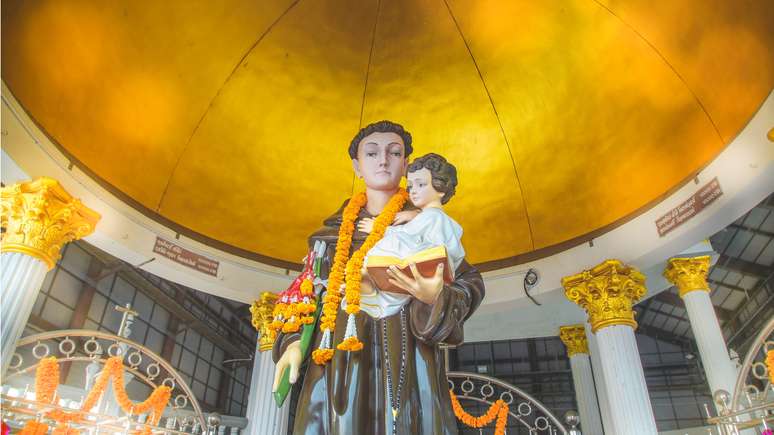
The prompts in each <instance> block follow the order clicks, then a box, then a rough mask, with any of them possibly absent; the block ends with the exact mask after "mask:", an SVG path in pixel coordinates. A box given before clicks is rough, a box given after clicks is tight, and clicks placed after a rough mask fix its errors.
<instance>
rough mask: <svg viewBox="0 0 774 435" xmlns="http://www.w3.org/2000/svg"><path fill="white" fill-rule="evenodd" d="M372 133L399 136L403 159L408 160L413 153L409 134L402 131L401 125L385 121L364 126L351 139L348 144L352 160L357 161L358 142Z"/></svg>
mask: <svg viewBox="0 0 774 435" xmlns="http://www.w3.org/2000/svg"><path fill="white" fill-rule="evenodd" d="M374 133H395V134H397V135H398V136H400V138H401V139H403V151H404V152H403V154H404V156H403V157H405V158H408V156H410V155H411V152H412V151H414V147H412V146H411V133H409V132H407V131H406V130H404V129H403V126H402V125H400V124H397V123H394V122H392V121H386V120H385V121H379V122H374V123H373V124H368V125H366V126H365V127H363V128H361V129H360V131H358V132H357V134H356V135H355V137H354V138H352V142H350V143H349V156H350V157H351V158H352V160H356V159H357V147H358V145H360V141H361V140H363V139H364V138H365V137H366V136H369V135H372V134H374Z"/></svg>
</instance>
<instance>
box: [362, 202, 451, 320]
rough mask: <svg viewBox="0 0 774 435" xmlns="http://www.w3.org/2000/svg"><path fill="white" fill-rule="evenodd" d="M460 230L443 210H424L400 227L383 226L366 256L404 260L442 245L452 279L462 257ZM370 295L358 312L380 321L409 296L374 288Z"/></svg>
mask: <svg viewBox="0 0 774 435" xmlns="http://www.w3.org/2000/svg"><path fill="white" fill-rule="evenodd" d="M461 238H462V227H461V226H460V225H459V224H458V223H457V222H455V221H454V219H452V218H451V217H449V215H447V214H446V213H444V211H443V210H441V209H440V208H436V207H427V208H425V209H424V210H422V212H420V213H419V214H418V215H417V216H416V217H415V218H414V219H412V220H411V221H409V222H407V223H406V224H404V225H396V226H390V227H387V229H386V230H385V232H384V237H382V239H381V240H379V241H378V242H376V244H375V245H374V247H373V248H371V250H370V251H368V254H366V259H365V262H364V264H368V256H370V255H380V256H391V257H397V258H406V257H408V256H410V255H412V254H416V253H417V252H420V251H423V250H425V249H429V248H433V247H436V246H440V245H444V246H446V255H447V256H448V259H449V263H450V264H451V266H452V270H451V272H452V276H454V275H455V271H456V270H457V267H459V265H460V263H462V260H463V259H464V258H465V249H464V248H463V247H462V242H461V240H460V239H461ZM375 290H376V291H375V292H374V293H371V294H369V295H365V294H364V295H361V297H360V309H361V310H362V311H364V312H366V313H367V314H368V315H369V316H371V317H373V318H375V319H380V318H383V317H389V316H392V315H394V314H396V313H398V312H399V311H400V308H401V307H402V306H403V305H404V304H405V303H407V302H408V301H409V300H410V299H411V295H407V294H403V293H392V292H386V291H380V290H379V289H375Z"/></svg>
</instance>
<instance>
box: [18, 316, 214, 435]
mask: <svg viewBox="0 0 774 435" xmlns="http://www.w3.org/2000/svg"><path fill="white" fill-rule="evenodd" d="M74 339H75V340H74ZM78 341H80V342H81V343H80V345H79V343H77V342H78ZM52 344H53V346H52ZM52 347H53V348H54V352H52V350H51V349H52ZM55 353H56V355H54V354H55ZM25 355H26V357H27V360H25ZM47 356H57V359H58V361H59V362H60V363H62V362H69V361H72V362H89V363H91V362H97V363H100V364H102V365H103V366H104V364H105V362H106V361H107V359H108V358H109V357H113V356H122V359H123V363H124V370H125V372H127V373H131V374H132V375H133V376H134V377H135V378H136V379H138V380H140V381H142V382H143V383H145V384H146V385H148V386H150V387H151V388H156V387H158V386H159V385H167V386H169V387H170V388H171V389H172V396H171V400H170V404H169V405H167V409H169V408H171V409H172V413H173V417H167V419H166V423H165V424H163V423H162V422H163V420H162V422H160V424H159V426H163V427H164V428H163V430H164V432H168V433H194V432H196V431H202V430H205V429H206V428H207V427H208V426H207V422H206V419H205V416H204V414H203V413H202V410H201V407H200V406H199V402H198V400H197V399H196V396H195V395H194V394H193V392H192V391H191V388H190V387H189V386H188V384H187V383H186V382H185V380H184V379H183V378H182V377H181V376H180V374H179V373H178V372H177V370H175V369H174V367H172V365H170V364H169V363H168V362H167V361H165V360H164V358H162V357H161V356H159V355H157V354H156V353H155V352H153V351H152V350H150V349H148V348H147V347H145V346H143V345H141V344H138V343H135V342H133V341H131V340H129V339H127V338H124V337H121V336H118V335H114V334H110V333H105V332H100V331H93V330H87V329H65V330H59V331H50V332H43V333H40V334H35V335H31V336H28V337H24V338H22V339H20V340H19V341H18V342H17V343H16V351H15V353H14V354H13V356H12V357H11V361H10V366H9V368H8V371H7V373H6V379H5V380H4V383H7V381H8V380H11V379H13V378H15V377H17V376H21V375H24V374H32V375H33V376H34V371H35V369H36V368H37V367H38V365H39V363H40V360H41V359H42V358H45V357H47ZM27 361H29V362H27ZM3 401H4V402H7V403H5V404H4V408H5V407H8V405H9V404H11V403H13V402H16V403H17V405H16V406H13V409H12V410H11V411H15V412H16V413H17V414H27V415H29V414H30V412H29V409H30V406H31V405H35V403H34V402H33V401H29V400H25V399H23V398H15V397H6V396H5V395H4V396H3ZM19 405H24V406H19ZM189 405H190V408H191V409H190V411H192V412H181V411H183V410H186V411H188V410H187V409H186V408H188V407H189ZM49 407H50V408H52V409H53V408H57V407H58V406H57V405H49ZM62 409H64V410H67V411H72V409H70V408H62ZM7 411H8V410H7V409H6V410H4V412H7ZM87 415H88V414H87ZM98 417H102V418H108V417H107V416H98ZM127 420H128V419H127ZM132 424H133V425H134V428H142V427H144V423H142V422H134V423H132ZM85 425H86V426H89V425H96V424H90V423H85ZM100 427H105V428H113V429H115V428H116V426H110V425H109V424H108V425H105V424H100ZM124 429H126V427H125V426H123V427H118V430H124ZM154 429H156V430H159V428H154Z"/></svg>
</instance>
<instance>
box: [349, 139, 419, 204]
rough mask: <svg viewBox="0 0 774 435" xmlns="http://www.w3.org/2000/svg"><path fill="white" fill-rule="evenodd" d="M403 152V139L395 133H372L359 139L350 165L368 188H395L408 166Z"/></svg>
mask: <svg viewBox="0 0 774 435" xmlns="http://www.w3.org/2000/svg"><path fill="white" fill-rule="evenodd" d="M404 153H405V147H404V146H403V139H401V137H400V136H398V135H397V134H395V133H373V134H370V135H368V136H366V137H364V138H363V140H361V141H360V144H359V145H358V147H357V159H354V160H352V166H353V167H354V169H355V174H356V175H357V176H358V177H361V178H363V181H365V184H366V186H367V187H368V188H370V189H375V190H395V189H397V188H398V187H399V186H400V179H401V178H402V177H403V176H404V175H405V174H406V167H407V166H408V161H407V159H406V156H405V154H404Z"/></svg>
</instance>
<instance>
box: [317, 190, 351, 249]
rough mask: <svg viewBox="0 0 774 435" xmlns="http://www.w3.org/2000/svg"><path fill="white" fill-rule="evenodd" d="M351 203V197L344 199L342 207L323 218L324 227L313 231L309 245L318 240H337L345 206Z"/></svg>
mask: <svg viewBox="0 0 774 435" xmlns="http://www.w3.org/2000/svg"><path fill="white" fill-rule="evenodd" d="M347 204H349V198H347V199H346V200H344V202H343V203H342V204H341V207H339V208H338V210H336V212H335V213H333V214H332V215H330V216H328V217H327V218H325V220H323V224H322V227H320V228H319V229H318V230H317V231H315V232H313V233H312V234H311V235H310V236H309V246H312V245H314V242H316V241H317V240H322V241H324V242H335V241H336V240H337V239H338V237H339V227H341V220H342V214H343V213H344V207H346V206H347Z"/></svg>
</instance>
